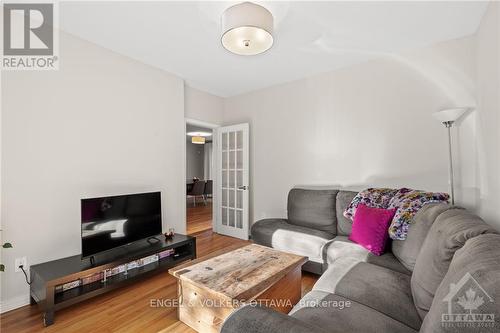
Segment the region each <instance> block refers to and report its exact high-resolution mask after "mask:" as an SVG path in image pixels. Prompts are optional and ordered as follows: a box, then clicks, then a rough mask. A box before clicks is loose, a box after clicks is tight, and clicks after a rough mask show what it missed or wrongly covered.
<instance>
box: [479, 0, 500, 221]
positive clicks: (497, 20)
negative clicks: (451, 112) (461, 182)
mask: <svg viewBox="0 0 500 333" xmlns="http://www.w3.org/2000/svg"><path fill="white" fill-rule="evenodd" d="M499 62H500V4H499V3H498V2H492V3H490V6H489V8H488V11H487V12H486V14H485V16H484V17H483V20H482V22H481V26H480V27H479V31H478V33H477V86H478V108H477V109H478V122H477V134H478V136H477V145H478V155H477V164H478V166H477V182H478V183H479V184H480V193H479V200H478V209H479V213H480V215H481V216H482V217H483V218H484V219H486V220H487V221H491V223H492V224H495V225H496V226H497V227H499V228H500V210H499V207H500V175H499V173H500V161H499V158H500V135H499V129H500V116H499V113H500V63H499Z"/></svg>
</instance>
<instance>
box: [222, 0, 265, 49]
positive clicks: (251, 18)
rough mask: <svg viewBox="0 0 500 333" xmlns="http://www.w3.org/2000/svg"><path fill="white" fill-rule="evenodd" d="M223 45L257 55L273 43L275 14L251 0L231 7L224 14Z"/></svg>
mask: <svg viewBox="0 0 500 333" xmlns="http://www.w3.org/2000/svg"><path fill="white" fill-rule="evenodd" d="M221 41H222V45H223V46H224V47H225V48H226V49H227V50H228V51H230V52H233V53H236V54H239V55H255V54H259V53H262V52H264V51H267V50H268V49H269V48H271V46H272V45H273V15H272V14H271V12H269V11H268V10H267V9H266V8H264V7H262V6H259V5H257V4H254V3H251V2H243V3H240V4H237V5H234V6H232V7H229V8H228V9H226V10H225V11H224V13H223V14H222V38H221Z"/></svg>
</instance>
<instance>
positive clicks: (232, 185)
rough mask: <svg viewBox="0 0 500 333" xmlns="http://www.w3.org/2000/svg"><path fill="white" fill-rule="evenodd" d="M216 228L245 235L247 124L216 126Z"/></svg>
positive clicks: (244, 236) (234, 234) (246, 230)
mask: <svg viewBox="0 0 500 333" xmlns="http://www.w3.org/2000/svg"><path fill="white" fill-rule="evenodd" d="M217 142H218V144H217V163H218V165H217V173H218V175H217V179H218V182H217V184H216V187H217V198H218V200H217V203H216V208H215V209H216V210H217V212H216V214H214V215H215V216H216V231H217V232H218V233H220V234H224V235H228V236H232V237H237V238H241V239H248V191H249V189H248V184H249V183H248V181H249V151H248V150H249V126H248V124H238V125H232V126H225V127H219V128H217Z"/></svg>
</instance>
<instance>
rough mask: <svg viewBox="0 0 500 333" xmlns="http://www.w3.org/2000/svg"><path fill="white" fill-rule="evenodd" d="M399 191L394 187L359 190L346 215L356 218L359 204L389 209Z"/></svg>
mask: <svg viewBox="0 0 500 333" xmlns="http://www.w3.org/2000/svg"><path fill="white" fill-rule="evenodd" d="M396 193H398V190H397V189H392V188H369V189H366V190H364V191H361V192H359V193H358V194H356V196H355V197H354V198H353V199H352V201H351V203H350V204H349V206H347V208H346V209H345V211H344V216H345V217H346V218H348V219H350V220H354V214H356V209H357V208H358V205H359V204H363V205H365V206H367V207H371V208H384V209H387V208H388V207H389V204H390V202H391V199H392V198H393V197H394V196H395V195H396Z"/></svg>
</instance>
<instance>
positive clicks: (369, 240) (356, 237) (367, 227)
mask: <svg viewBox="0 0 500 333" xmlns="http://www.w3.org/2000/svg"><path fill="white" fill-rule="evenodd" d="M395 212H396V210H395V209H382V208H372V207H368V206H365V205H364V204H359V205H358V208H357V209H356V216H354V221H353V223H352V232H351V235H350V236H349V240H351V241H353V242H355V243H357V244H359V245H361V246H362V247H364V248H365V249H367V250H368V251H370V252H371V253H373V254H375V255H377V256H380V255H381V254H383V253H384V251H385V249H386V245H387V239H388V238H389V234H388V233H387V228H388V227H389V224H390V223H391V220H392V217H393V216H394V213H395Z"/></svg>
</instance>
